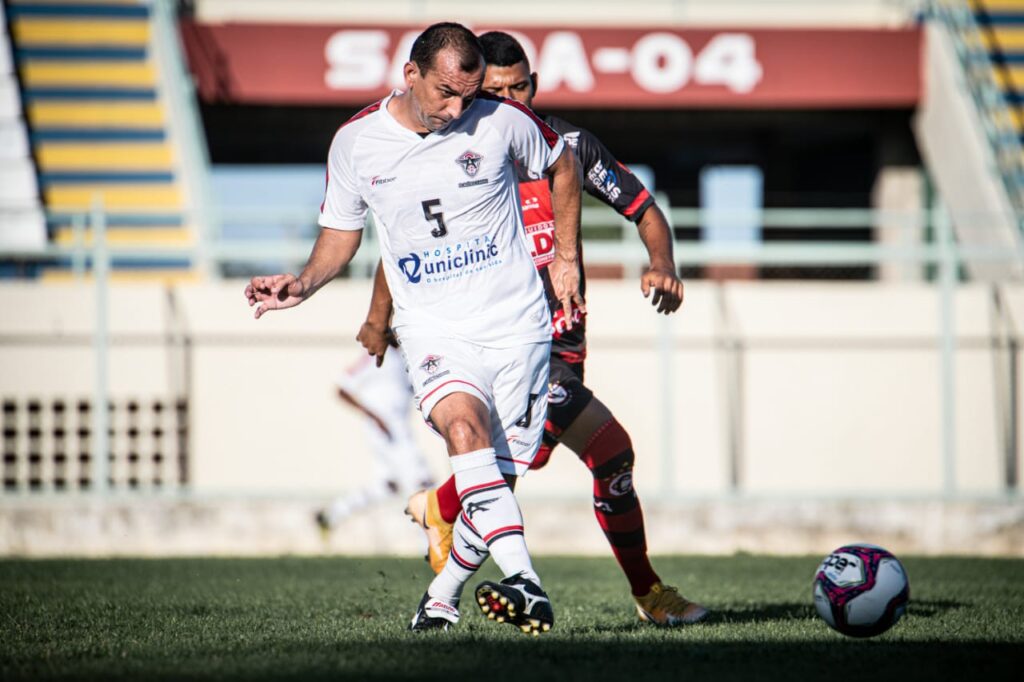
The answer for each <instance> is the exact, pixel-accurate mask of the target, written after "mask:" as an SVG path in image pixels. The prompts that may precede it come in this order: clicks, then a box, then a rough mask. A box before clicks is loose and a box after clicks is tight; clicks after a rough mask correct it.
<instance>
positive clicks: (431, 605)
mask: <svg viewBox="0 0 1024 682" xmlns="http://www.w3.org/2000/svg"><path fill="white" fill-rule="evenodd" d="M458 606H459V605H458V602H455V603H452V602H449V601H446V600H444V599H438V598H437V597H431V596H430V595H429V594H427V593H426V592H424V593H423V599H421V600H420V605H419V606H417V607H416V613H415V615H413V617H412V622H411V623H409V629H410V630H414V631H417V632H418V631H421V630H447V629H448V628H450V627H451V626H452V625H455V624H456V623H458V622H459V608H458Z"/></svg>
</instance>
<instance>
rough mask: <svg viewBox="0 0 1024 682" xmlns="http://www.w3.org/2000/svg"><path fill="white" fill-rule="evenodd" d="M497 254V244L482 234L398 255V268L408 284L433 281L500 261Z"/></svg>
mask: <svg viewBox="0 0 1024 682" xmlns="http://www.w3.org/2000/svg"><path fill="white" fill-rule="evenodd" d="M500 255H501V252H500V250H499V249H498V245H497V244H495V243H494V242H492V241H491V238H490V236H487V235H485V236H483V237H474V238H472V239H467V240H466V241H464V242H458V243H455V244H448V245H446V246H438V247H435V248H432V249H424V250H423V251H418V252H415V253H410V254H408V255H407V256H403V257H402V258H399V259H398V269H399V270H401V272H402V274H403V275H405V278H406V280H407V281H408V282H409V283H410V284H419V283H420V282H425V283H426V284H436V283H438V282H447V281H449V280H453V279H459V278H461V277H463V276H466V275H470V274H473V273H476V272H482V271H483V270H487V269H488V268H492V267H494V266H496V265H501V264H502V262H503V261H502V259H501V257H500Z"/></svg>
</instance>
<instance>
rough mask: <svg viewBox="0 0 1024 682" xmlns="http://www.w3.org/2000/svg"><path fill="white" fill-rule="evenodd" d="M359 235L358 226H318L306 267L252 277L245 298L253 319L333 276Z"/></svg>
mask: <svg viewBox="0 0 1024 682" xmlns="http://www.w3.org/2000/svg"><path fill="white" fill-rule="evenodd" d="M362 237H363V232H362V230H332V229H329V228H326V227H324V228H321V230H320V236H318V237H317V239H316V243H315V244H314V245H313V252H312V253H311V254H310V255H309V260H308V261H307V262H306V267H304V268H303V269H302V274H300V275H299V276H298V277H296V276H295V275H291V274H282V275H259V276H256V277H253V278H252V279H251V280H250V281H249V284H248V285H246V287H245V298H246V300H247V301H248V302H249V306H250V307H251V306H256V313H255V317H256V319H257V320H258V319H259V318H260V317H262V316H263V314H264V313H265V312H267V311H268V310H281V309H284V308H292V307H294V306H297V305H299V304H300V303H302V302H303V301H305V300H306V299H307V298H309V297H310V296H312V295H313V294H315V293H316V292H317V290H318V289H319V288H320V287H322V286H323V285H324V284H326V283H327V282H329V281H331V280H332V279H334V278H335V277H337V276H338V273H340V272H341V269H342V268H344V267H345V266H346V265H348V263H349V261H351V260H352V256H354V255H355V253H356V251H357V250H358V249H359V242H360V241H361V240H362Z"/></svg>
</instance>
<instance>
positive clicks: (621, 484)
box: [608, 471, 633, 497]
mask: <svg viewBox="0 0 1024 682" xmlns="http://www.w3.org/2000/svg"><path fill="white" fill-rule="evenodd" d="M632 489H633V472H632V471H624V472H622V473H621V474H619V475H618V476H616V477H615V478H613V479H612V482H611V483H609V484H608V491H609V492H611V494H612V495H615V496H616V497H622V496H623V495H628V494H629V491H631V490H632Z"/></svg>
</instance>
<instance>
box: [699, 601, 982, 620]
mask: <svg viewBox="0 0 1024 682" xmlns="http://www.w3.org/2000/svg"><path fill="white" fill-rule="evenodd" d="M964 606H965V604H963V603H962V602H958V601H954V600H951V599H944V600H931V601H922V600H919V599H914V600H911V602H910V608H909V611H908V613H909V614H910V615H912V616H913V617H914V618H934V617H935V616H939V615H942V614H944V613H945V612H947V611H951V610H954V609H959V608H963V607H964ZM816 616H817V611H815V609H814V606H813V605H810V604H797V603H782V604H759V605H756V606H750V607H743V608H726V609H721V610H715V611H712V612H711V615H710V616H708V619H707V620H706V621H705V625H736V624H739V623H762V622H766V621H773V620H779V621H785V620H801V619H805V618H815V617H816Z"/></svg>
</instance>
